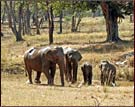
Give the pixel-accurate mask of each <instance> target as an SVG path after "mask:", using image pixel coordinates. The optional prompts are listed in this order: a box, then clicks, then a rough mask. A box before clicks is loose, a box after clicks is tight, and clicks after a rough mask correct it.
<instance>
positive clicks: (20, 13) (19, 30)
mask: <svg viewBox="0 0 135 107" xmlns="http://www.w3.org/2000/svg"><path fill="white" fill-rule="evenodd" d="M22 7H23V4H22V3H21V4H20V6H19V12H18V19H19V20H18V21H19V25H18V33H17V41H22V40H23V39H22V34H21V31H22Z"/></svg>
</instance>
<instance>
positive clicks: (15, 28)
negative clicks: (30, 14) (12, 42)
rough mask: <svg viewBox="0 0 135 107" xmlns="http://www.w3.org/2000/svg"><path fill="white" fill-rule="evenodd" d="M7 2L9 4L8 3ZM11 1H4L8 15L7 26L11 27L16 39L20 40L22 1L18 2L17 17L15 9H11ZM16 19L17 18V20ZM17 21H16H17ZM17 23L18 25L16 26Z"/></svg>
mask: <svg viewBox="0 0 135 107" xmlns="http://www.w3.org/2000/svg"><path fill="white" fill-rule="evenodd" d="M8 3H9V4H8ZM13 3H15V2H13V1H8V2H7V1H5V6H6V8H7V12H8V17H9V27H10V28H11V30H12V32H13V33H14V34H15V37H16V41H22V40H23V38H22V34H21V32H22V9H23V3H22V2H18V3H19V6H18V18H16V15H15V10H13V8H14V7H13V6H15V5H13ZM17 19H18V20H17ZM17 21H18V22H17ZM17 24H18V26H17Z"/></svg>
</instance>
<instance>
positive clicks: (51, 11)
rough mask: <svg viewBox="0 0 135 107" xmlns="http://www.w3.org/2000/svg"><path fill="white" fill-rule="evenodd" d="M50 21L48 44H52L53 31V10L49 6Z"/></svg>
mask: <svg viewBox="0 0 135 107" xmlns="http://www.w3.org/2000/svg"><path fill="white" fill-rule="evenodd" d="M49 19H51V20H50V21H49V41H50V44H52V43H53V30H54V21H53V9H52V6H50V18H49Z"/></svg>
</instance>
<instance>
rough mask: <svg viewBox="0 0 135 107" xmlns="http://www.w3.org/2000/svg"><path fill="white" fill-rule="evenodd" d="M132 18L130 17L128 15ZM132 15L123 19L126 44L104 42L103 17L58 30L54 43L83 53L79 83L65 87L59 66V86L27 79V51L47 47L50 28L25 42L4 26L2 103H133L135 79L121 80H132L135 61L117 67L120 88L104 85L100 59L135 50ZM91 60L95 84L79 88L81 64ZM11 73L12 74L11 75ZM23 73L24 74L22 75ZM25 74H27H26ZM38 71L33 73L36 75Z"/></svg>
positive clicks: (43, 80) (43, 104)
mask: <svg viewBox="0 0 135 107" xmlns="http://www.w3.org/2000/svg"><path fill="white" fill-rule="evenodd" d="M127 18H128V17H127ZM128 20H129V18H128V19H126V20H123V22H122V23H121V24H120V25H119V29H120V32H119V33H120V37H121V38H122V39H123V40H128V42H125V43H117V44H114V43H103V41H105V39H106V31H105V24H104V20H103V17H100V18H96V19H94V18H84V19H83V20H82V22H81V24H80V28H81V29H80V32H77V33H70V29H66V28H70V25H66V26H65V25H64V29H63V34H57V31H58V29H57V28H56V29H55V32H54V44H53V45H59V46H68V47H72V48H75V49H78V50H79V51H80V52H81V53H82V56H83V59H82V60H81V61H80V62H79V69H78V82H77V83H76V84H75V85H72V86H71V87H69V86H68V84H67V83H66V86H65V87H60V86H59V85H60V78H59V71H58V69H57V72H56V77H55V84H56V85H55V86H52V87H51V86H46V85H45V84H46V78H45V76H44V75H43V76H42V79H41V80H42V84H41V85H27V84H25V81H26V80H27V77H25V75H24V73H23V71H24V63H23V54H24V52H25V51H26V50H27V49H29V48H30V47H33V46H38V47H41V46H47V45H48V34H47V33H46V29H45V30H42V31H41V33H42V34H41V35H36V36H24V37H23V38H24V39H25V41H22V42H15V37H14V36H13V34H12V33H11V31H10V29H8V28H7V27H5V26H2V31H3V33H4V34H5V37H3V38H1V70H2V71H3V72H4V71H7V72H8V73H2V82H1V88H2V90H1V91H2V94H1V98H2V101H1V103H2V106H4V105H12V106H15V105H16V106H23V105H24V106H33V105H35V106H36V105H38V106H45V105H46V106H51V105H55V106H60V105H61V106H66V105H72V106H74V105H76V106H82V105H86V106H90V105H91V106H95V105H96V106H97V105H98V104H99V105H101V106H105V105H106V106H115V105H117V106H126V105H127V106H129V105H130V106H133V98H134V95H133V88H132V86H133V82H129V81H118V80H132V81H133V78H134V75H133V74H134V68H133V64H134V60H133V58H131V59H130V61H129V64H128V65H129V67H117V81H116V82H117V87H115V88H114V87H102V86H100V82H99V79H100V71H99V67H98V64H99V62H100V60H102V59H107V60H110V61H111V62H113V63H114V62H115V61H117V60H118V59H119V57H120V56H121V55H123V53H127V52H130V51H133V49H134V45H133V44H134V41H133V37H132V36H131V35H132V34H133V33H134V30H133V23H129V22H128ZM85 61H89V62H90V63H91V64H92V65H93V75H94V77H93V85H92V86H89V87H88V86H83V87H81V88H77V85H78V84H79V83H80V82H81V81H82V72H81V69H80V65H81V64H82V63H83V62H85ZM9 72H10V73H11V74H9ZM19 73H21V74H19ZM22 73H23V74H22ZM34 76H35V73H34V72H33V78H34Z"/></svg>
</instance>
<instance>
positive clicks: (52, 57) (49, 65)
mask: <svg viewBox="0 0 135 107" xmlns="http://www.w3.org/2000/svg"><path fill="white" fill-rule="evenodd" d="M24 62H25V67H26V70H27V72H28V76H29V81H28V83H32V77H31V75H32V70H35V71H37V76H36V79H35V82H36V83H40V80H39V79H40V76H41V72H43V73H44V74H45V75H46V77H47V79H48V84H49V85H52V84H54V75H55V71H56V64H58V65H59V69H60V77H61V84H62V86H64V72H65V64H64V53H63V49H62V48H61V47H56V48H54V47H44V48H32V49H29V50H28V51H26V52H25V54H24ZM49 70H50V71H49Z"/></svg>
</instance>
